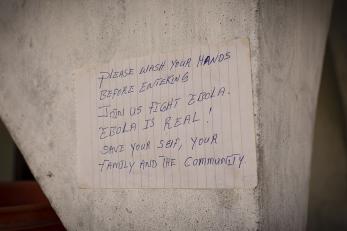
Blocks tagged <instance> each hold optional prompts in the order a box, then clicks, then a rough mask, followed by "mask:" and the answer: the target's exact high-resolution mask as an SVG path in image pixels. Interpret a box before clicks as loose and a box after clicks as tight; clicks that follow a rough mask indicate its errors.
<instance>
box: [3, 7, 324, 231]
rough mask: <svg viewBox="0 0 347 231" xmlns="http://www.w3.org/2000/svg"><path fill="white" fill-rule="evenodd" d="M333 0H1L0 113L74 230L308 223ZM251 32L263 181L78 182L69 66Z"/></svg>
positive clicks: (298, 225) (275, 227)
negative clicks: (130, 185)
mask: <svg viewBox="0 0 347 231" xmlns="http://www.w3.org/2000/svg"><path fill="white" fill-rule="evenodd" d="M330 8H331V1H313V0H307V1H299V0H297V1H270V0H269V1H260V0H259V1H258V0H249V1H236V0H235V1H102V2H101V1H25V0H24V1H1V3H0V11H1V13H0V22H1V23H0V34H1V36H0V44H1V45H0V67H1V68H0V69H1V74H0V108H1V110H0V116H1V119H2V120H3V121H4V123H5V124H6V126H7V127H8V129H9V131H10V132H11V135H12V136H13V138H14V140H15V141H16V143H17V144H18V146H19V148H20V149H21V151H22V152H23V154H24V156H25V159H26V161H27V162H28V164H29V165H30V168H31V170H32V172H33V174H34V176H35V177H36V179H37V181H38V182H39V183H40V185H41V187H42V188H43V190H44V192H45V194H46V195H47V197H48V198H49V200H50V202H51V203H52V206H53V207H54V208H55V210H56V212H57V213H58V215H59V217H60V218H61V219H62V222H63V223H64V225H65V226H66V228H67V229H69V230H192V229H194V230H222V229H226V230H257V229H260V230H304V229H305V225H306V217H307V215H306V213H307V204H308V202H307V201H308V186H309V184H308V182H309V169H310V156H311V151H312V148H311V147H312V137H313V131H312V130H313V125H314V119H315V109H316V101H317V92H318V86H319V81H320V75H321V69H322V60H323V54H324V47H325V41H326V36H327V31H328V26H329V18H330ZM234 38H249V40H250V50H251V67H252V84H253V101H254V121H255V124H256V138H257V139H256V144H257V166H258V186H257V187H256V188H254V189H229V190H212V189H211V190H187V189H175V190H172V189H171V190H170V189H161V190H149V189H146V190H144V189H142V190H140V189H137V190H134V189H132V190H124V189H122V190H120V189H107V190H105V189H80V188H78V187H77V182H76V178H77V176H76V174H77V173H76V128H75V127H76V121H75V119H74V118H75V110H74V88H73V77H72V76H71V73H72V72H73V71H75V70H77V69H79V68H81V67H83V66H86V65H91V64H94V63H103V62H107V61H108V60H110V59H111V58H112V57H113V56H114V54H115V53H117V52H123V53H124V52H127V54H129V56H131V53H135V52H136V53H137V54H144V55H145V54H148V53H151V52H167V51H171V50H177V49H180V48H185V47H190V46H194V45H196V44H206V43H207V44H219V43H223V42H225V41H229V40H231V39H234Z"/></svg>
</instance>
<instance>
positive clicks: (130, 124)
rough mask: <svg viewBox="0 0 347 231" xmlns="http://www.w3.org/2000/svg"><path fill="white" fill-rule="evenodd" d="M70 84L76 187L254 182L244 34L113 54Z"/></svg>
mask: <svg viewBox="0 0 347 231" xmlns="http://www.w3.org/2000/svg"><path fill="white" fill-rule="evenodd" d="M75 89H76V116H77V157H78V158H77V160H78V161H77V162H78V163H77V165H78V166H77V168H78V182H79V185H80V187H82V188H252V187H255V186H256V184H257V165H256V148H255V130H254V117H253V98H252V80H251V66H250V50H249V42H248V39H237V40H233V41H231V42H229V43H225V44H222V45H220V46H202V47H197V48H191V49H185V50H178V51H176V52H170V53H165V54H150V55H148V56H145V57H134V58H131V59H114V60H111V61H110V62H109V63H108V64H100V65H95V66H93V67H88V68H84V69H82V70H80V71H79V72H78V73H77V74H76V79H75Z"/></svg>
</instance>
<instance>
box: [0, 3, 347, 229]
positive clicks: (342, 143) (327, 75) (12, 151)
mask: <svg viewBox="0 0 347 231" xmlns="http://www.w3.org/2000/svg"><path fill="white" fill-rule="evenodd" d="M345 12H347V3H346V1H343V0H339V1H335V3H334V7H333V11H332V17H331V25H330V32H329V36H328V40H327V45H326V54H325V59H324V68H323V73H322V79H321V87H320V91H319V99H318V107H317V114H316V123H315V131H314V140H313V154H312V162H311V181H310V195H309V210H308V222H307V230H347V122H346V121H347V25H346V24H347V16H346V13H345ZM0 110H1V109H0ZM34 180H35V179H34V177H33V176H32V174H31V172H30V169H29V168H28V166H27V165H26V163H25V160H24V159H23V157H22V154H21V153H20V150H19V149H18V147H17V146H16V144H15V143H14V142H13V140H12V138H11V136H10V134H9V133H8V131H7V129H6V127H5V125H4V124H3V123H2V122H1V120H0V182H1V183H0V185H1V187H0V206H2V207H6V206H10V205H9V204H6V203H8V202H4V201H2V199H1V198H5V196H6V197H8V196H9V195H8V194H11V195H10V196H12V197H18V195H16V194H18V191H19V192H21V193H22V194H20V195H19V197H21V198H22V201H20V202H21V203H22V204H23V203H24V204H26V205H35V204H36V205H37V204H40V205H41V207H39V208H38V207H37V206H36V207H35V206H34V208H35V209H36V210H35V211H36V212H37V213H36V214H34V218H35V217H36V218H37V215H38V214H40V213H43V214H45V215H46V218H45V220H44V221H42V219H41V221H39V220H37V221H34V222H32V221H30V222H29V220H26V219H27V218H28V216H29V218H32V217H30V216H32V214H31V215H30V214H29V215H28V214H24V215H23V214H22V213H23V209H24V213H25V211H27V210H25V209H28V208H27V207H25V208H20V209H22V210H17V211H15V212H13V211H12V210H11V211H12V215H14V216H17V217H18V216H22V224H21V225H23V226H22V227H17V228H18V229H21V230H63V226H62V225H61V223H60V221H59V219H58V218H57V216H56V215H55V213H54V211H53V210H52V209H51V207H50V205H49V202H48V200H47V199H46V198H45V197H44V195H43V193H42V192H41V191H40V189H39V187H38V185H37V184H36V183H35V182H33V181H34ZM14 181H17V182H21V183H19V186H18V185H17V186H16V187H19V188H17V191H8V188H6V187H9V185H11V183H9V182H14ZM23 181H26V182H23ZM6 182H7V183H6ZM12 186H13V185H12ZM18 189H19V190H18ZM6 190H7V191H6ZM26 190H28V191H27V192H29V193H26V195H25V196H23V192H26ZM5 191H6V192H7V195H5ZM30 192H31V193H30ZM17 200H18V199H17ZM13 203H15V202H13ZM12 205H13V204H12ZM1 209H2V208H0V221H1V219H5V218H4V214H5V215H6V216H8V217H7V218H6V219H9V220H10V219H12V218H11V216H10V215H11V214H10V215H8V214H9V213H8V211H4V210H1ZM1 212H2V213H1ZM16 212H17V213H16ZM1 214H2V218H1ZM16 214H17V215H16ZM18 214H19V215H18ZM29 218H28V219H29ZM41 218H42V214H41ZM13 222H14V221H13ZM35 222H36V223H35ZM14 225H18V224H15V223H14ZM0 230H2V228H1V226H0Z"/></svg>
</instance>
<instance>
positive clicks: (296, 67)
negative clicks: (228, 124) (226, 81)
mask: <svg viewBox="0 0 347 231" xmlns="http://www.w3.org/2000/svg"><path fill="white" fill-rule="evenodd" d="M260 5H261V8H262V11H261V13H260V18H259V22H260V23H259V40H260V42H259V47H260V51H259V53H260V57H259V60H261V61H260V68H259V73H258V76H259V80H260V84H259V105H260V111H259V112H260V113H259V117H258V118H259V123H260V127H261V138H260V139H261V140H260V142H259V144H260V145H261V148H260V149H259V153H258V155H259V157H260V161H259V162H260V164H261V165H260V166H261V167H262V169H260V171H259V174H260V178H261V185H260V187H261V195H260V198H261V199H260V204H261V208H262V210H261V211H262V216H261V217H262V219H261V222H260V224H261V227H262V229H264V230H305V226H306V220H307V204H308V189H309V174H310V160H311V152H312V142H313V127H314V120H315V113H316V104H317V94H318V89H319V83H320V76H321V71H322V64H323V56H324V47H325V42H326V37H327V32H328V27H329V18H330V11H331V2H329V1H323V0H322V1H280V3H279V2H276V1H261V3H260Z"/></svg>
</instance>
